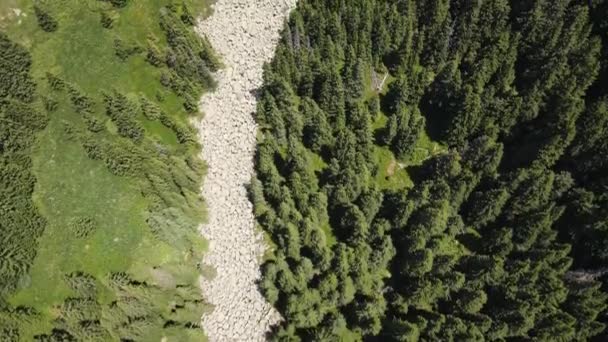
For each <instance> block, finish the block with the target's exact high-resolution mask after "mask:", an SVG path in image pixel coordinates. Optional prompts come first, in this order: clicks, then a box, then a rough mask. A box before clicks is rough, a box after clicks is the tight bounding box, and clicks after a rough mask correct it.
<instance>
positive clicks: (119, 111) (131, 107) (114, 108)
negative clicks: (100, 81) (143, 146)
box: [104, 91, 144, 143]
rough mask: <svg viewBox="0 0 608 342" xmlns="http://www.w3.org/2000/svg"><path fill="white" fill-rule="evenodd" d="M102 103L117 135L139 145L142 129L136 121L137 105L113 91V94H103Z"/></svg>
mask: <svg viewBox="0 0 608 342" xmlns="http://www.w3.org/2000/svg"><path fill="white" fill-rule="evenodd" d="M104 102H105V106H106V114H107V115H108V116H109V117H110V119H112V122H114V124H115V125H116V127H117V128H118V134H120V135H122V136H123V137H125V138H129V139H131V140H133V142H135V143H139V142H141V141H142V139H143V134H144V129H143V128H142V126H141V124H140V123H139V122H138V121H137V114H138V113H139V111H138V108H137V105H135V104H134V103H133V102H131V101H130V100H129V99H128V98H127V97H126V96H124V95H122V94H120V93H118V92H116V91H114V93H113V94H105V95H104Z"/></svg>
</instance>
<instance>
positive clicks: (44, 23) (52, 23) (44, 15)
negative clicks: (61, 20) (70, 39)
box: [34, 5, 59, 32]
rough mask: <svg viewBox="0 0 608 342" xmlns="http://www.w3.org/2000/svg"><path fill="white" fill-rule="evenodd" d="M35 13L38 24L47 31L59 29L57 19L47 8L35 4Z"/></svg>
mask: <svg viewBox="0 0 608 342" xmlns="http://www.w3.org/2000/svg"><path fill="white" fill-rule="evenodd" d="M34 14H35V15H36V19H37V20H38V26H40V28H41V29H43V30H44V31H46V32H55V31H57V27H58V26H59V25H58V24H57V20H55V18H53V17H52V16H51V15H50V14H49V13H48V12H47V11H46V10H44V9H42V8H41V7H40V6H37V5H34Z"/></svg>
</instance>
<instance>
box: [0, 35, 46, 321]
mask: <svg viewBox="0 0 608 342" xmlns="http://www.w3.org/2000/svg"><path fill="white" fill-rule="evenodd" d="M0 45H1V46H2V50H1V51H2V52H0V56H1V58H0V78H1V79H2V80H6V83H5V82H2V86H0V128H1V129H0V169H1V170H2V176H1V177H0V255H1V256H2V257H1V258H0V305H1V304H2V303H3V301H4V296H5V295H7V294H8V293H10V292H12V291H14V290H15V289H16V287H17V285H18V283H19V281H20V279H21V278H22V277H23V276H24V275H26V274H27V273H28V269H29V267H30V265H31V263H32V262H33V259H34V257H35V255H36V240H37V238H38V237H39V236H40V235H41V234H42V232H43V229H44V226H45V220H44V218H43V217H42V216H41V215H40V214H39V213H38V210H37V208H36V206H35V204H34V202H33V201H32V193H33V192H34V186H35V183H36V179H35V178H34V175H33V174H32V172H31V168H32V161H31V159H30V157H29V154H30V149H31V147H32V145H33V144H34V142H35V139H36V133H37V132H39V131H40V130H42V129H43V128H44V127H45V126H46V123H47V118H46V116H45V115H44V114H43V113H41V112H39V111H38V110H37V109H35V108H34V105H33V104H31V103H27V102H31V101H32V99H33V97H34V93H35V90H36V89H35V86H34V83H33V81H32V79H31V78H30V76H29V70H30V64H31V61H30V57H29V55H28V54H27V52H25V50H24V49H23V48H22V47H21V46H19V45H16V44H14V43H12V42H11V41H10V40H8V38H7V37H6V36H4V35H2V34H0ZM4 328H5V325H4V324H3V322H2V321H1V320H0V329H4Z"/></svg>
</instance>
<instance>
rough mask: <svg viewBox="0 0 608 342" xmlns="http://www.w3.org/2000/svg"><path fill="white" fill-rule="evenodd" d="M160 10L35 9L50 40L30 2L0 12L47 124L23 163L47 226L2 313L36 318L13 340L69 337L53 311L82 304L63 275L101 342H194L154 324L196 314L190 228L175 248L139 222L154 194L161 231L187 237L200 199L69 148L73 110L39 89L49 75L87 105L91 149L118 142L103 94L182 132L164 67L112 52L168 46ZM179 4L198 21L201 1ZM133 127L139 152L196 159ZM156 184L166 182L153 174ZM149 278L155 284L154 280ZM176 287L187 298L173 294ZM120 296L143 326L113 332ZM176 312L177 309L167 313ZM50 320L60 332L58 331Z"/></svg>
mask: <svg viewBox="0 0 608 342" xmlns="http://www.w3.org/2000/svg"><path fill="white" fill-rule="evenodd" d="M170 2H172V1H171V0H157V1H132V3H130V4H129V5H128V6H126V7H125V8H120V9H119V8H114V7H112V6H111V5H110V4H109V3H107V2H102V1H98V0H87V1H80V0H60V1H52V2H50V1H47V2H41V6H43V7H44V9H45V10H47V11H48V13H50V14H51V15H52V16H53V17H54V18H55V19H56V20H57V22H58V29H57V31H55V32H52V33H48V32H44V31H42V30H41V29H40V28H39V27H38V24H37V22H36V19H35V15H34V12H33V3H32V1H31V0H27V1H26V0H7V1H2V3H0V28H2V30H3V31H5V32H6V33H7V34H8V35H9V37H10V38H11V39H12V40H14V41H16V42H18V43H20V44H22V45H23V46H25V47H26V48H27V49H28V50H29V52H30V53H31V55H32V59H33V66H32V76H33V78H34V79H35V81H36V83H37V84H38V93H39V94H41V95H42V96H45V97H49V98H53V99H54V100H55V101H57V108H56V109H55V110H54V111H53V112H51V113H49V119H50V121H49V124H48V126H47V127H46V129H45V130H44V131H43V132H42V133H41V134H40V136H39V139H38V145H37V146H36V147H35V148H34V152H33V154H32V159H33V172H34V174H35V176H36V179H37V184H36V189H35V193H34V195H33V197H34V200H35V203H36V205H37V206H38V208H39V210H40V211H41V213H42V214H43V215H44V217H45V218H46V220H47V226H46V229H45V231H44V234H43V235H42V237H41V238H40V239H39V241H38V249H37V255H36V258H35V260H34V264H33V265H32V266H31V268H30V272H29V275H26V276H24V277H23V279H22V281H21V286H20V289H19V290H18V291H17V292H16V293H14V294H13V295H12V296H10V297H9V298H8V300H9V303H10V304H11V305H13V306H27V307H31V308H33V309H35V310H36V311H37V312H38V313H39V317H38V318H37V319H36V320H33V321H32V322H30V323H24V325H23V326H22V327H21V329H20V331H21V336H20V337H21V339H22V340H32V339H33V338H34V336H36V335H40V334H45V333H49V332H50V330H51V329H52V328H57V327H59V328H60V329H63V330H65V331H68V332H70V333H72V331H73V330H74V329H73V328H72V325H71V323H70V321H69V320H67V321H65V322H63V320H65V316H66V311H65V310H62V309H61V307H62V305H64V302H65V301H66V300H68V298H74V297H78V296H81V294H79V293H78V292H77V291H75V290H74V288H73V286H70V285H69V284H68V283H67V282H66V278H65V277H66V275H67V274H71V273H73V272H82V273H84V274H87V275H90V276H92V277H93V278H95V284H96V287H95V288H96V290H95V291H94V293H93V298H94V300H95V302H96V303H95V305H96V306H95V307H96V309H95V310H97V311H99V314H100V315H108V316H109V317H110V318H107V317H106V318H105V319H101V322H102V323H101V325H102V326H103V328H105V329H106V330H108V331H112V333H113V334H122V335H120V336H119V335H112V336H111V337H112V338H119V337H122V336H135V337H137V339H141V340H159V339H161V338H162V337H167V338H169V341H172V340H173V341H184V340H197V341H198V340H201V339H204V336H203V334H202V331H201V330H200V329H198V328H196V327H195V328H186V327H184V326H172V325H170V326H166V324H164V323H163V322H162V320H167V321H169V320H171V321H175V322H180V321H190V322H198V321H199V318H200V313H201V312H202V310H203V309H204V305H203V303H202V302H201V299H200V298H199V295H198V291H197V283H198V277H199V275H200V273H199V271H198V270H197V268H196V266H197V262H198V261H199V258H200V255H201V253H202V252H203V251H204V249H205V243H204V242H203V241H201V240H200V238H199V237H198V236H197V234H196V231H195V230H194V231H193V232H192V231H186V232H183V233H180V234H183V236H182V237H181V239H180V240H179V241H178V242H173V241H169V240H167V239H163V238H159V236H158V234H155V233H154V232H152V231H151V229H150V227H149V224H148V223H147V220H149V219H150V213H149V211H150V210H151V209H150V208H152V207H153V206H154V205H156V204H155V203H156V202H155V200H154V197H153V196H150V194H149V193H150V191H152V192H154V191H156V192H159V193H161V196H160V197H161V199H158V200H160V201H161V202H162V203H170V205H171V206H172V207H175V209H176V211H175V212H179V213H181V214H175V215H173V216H170V218H167V220H169V221H170V222H168V223H167V225H168V226H169V227H172V226H171V224H173V226H174V227H185V226H188V227H195V226H196V223H197V222H200V221H201V220H202V219H203V217H202V214H203V207H202V206H199V204H200V200H199V199H197V198H196V197H197V196H196V194H195V193H194V192H193V191H192V192H188V191H186V192H185V193H186V194H185V195H183V196H184V197H180V196H182V195H175V194H173V192H172V191H175V190H171V189H170V188H167V189H166V191H165V190H163V188H162V185H163V184H164V183H153V184H152V183H151V184H148V180H146V179H145V178H142V177H146V174H147V175H148V176H147V177H150V175H154V172H156V171H149V170H148V171H147V172H146V174H141V176H139V175H137V176H118V175H116V174H115V173H113V172H111V170H109V169H108V166H107V165H106V164H105V163H104V162H103V161H102V160H93V159H91V158H90V157H89V156H88V155H87V152H86V151H85V149H84V148H83V146H82V142H81V141H80V140H79V138H78V137H76V138H75V137H74V132H87V124H86V122H85V121H84V120H83V116H82V114H80V113H77V112H76V111H75V109H74V106H73V105H72V104H71V103H70V101H69V99H68V97H67V96H66V95H65V94H60V93H57V92H53V91H52V90H51V89H50V87H49V85H48V82H47V80H46V74H47V73H48V72H51V73H53V74H54V75H57V76H58V77H60V78H61V79H62V80H64V81H65V82H66V83H67V84H70V85H72V86H73V87H75V88H76V89H78V90H79V91H80V92H81V93H82V94H86V96H87V97H89V98H90V99H91V100H92V101H93V103H94V105H93V107H92V108H93V109H92V111H93V113H92V116H93V117H95V118H96V119H97V120H100V121H101V122H102V123H103V124H104V125H103V127H105V129H104V130H103V131H102V132H100V133H95V135H94V136H95V137H96V138H95V140H97V141H103V142H107V143H113V142H116V143H121V144H126V143H128V141H127V140H126V139H125V138H123V137H121V136H119V135H118V134H117V129H116V127H115V125H114V124H113V123H112V122H111V121H110V120H109V119H108V117H107V116H106V115H105V113H104V105H103V96H102V93H109V92H112V91H114V90H116V91H117V92H119V93H121V94H125V95H126V96H127V97H128V98H129V99H130V100H132V101H134V103H136V102H135V101H137V100H138V99H139V98H141V97H142V96H145V97H146V98H148V99H149V100H151V101H153V102H154V103H155V104H156V105H157V106H158V107H159V108H160V110H161V111H162V112H163V113H165V114H166V115H167V116H168V117H170V118H171V119H172V120H174V121H175V122H177V123H179V124H182V125H187V124H188V121H189V119H190V118H191V117H190V116H189V115H188V114H187V113H186V111H185V110H184V108H183V106H182V102H183V99H182V98H181V97H180V96H178V95H177V94H176V93H175V92H173V91H171V90H169V89H168V88H165V87H163V86H162V85H161V84H160V82H159V80H160V78H161V73H162V72H163V70H165V69H166V67H164V68H163V67H161V68H158V67H154V66H152V65H150V64H149V63H148V62H147V61H146V59H145V56H146V54H145V52H143V53H138V54H136V55H134V56H132V57H129V58H127V59H126V60H121V59H120V58H119V57H118V56H117V54H116V44H117V43H116V42H117V41H118V40H120V41H121V42H123V43H124V44H126V45H129V46H140V47H142V48H143V49H145V48H146V47H147V46H149V45H154V46H156V47H158V48H159V49H160V50H164V49H166V48H167V40H166V38H165V34H164V32H163V31H162V30H161V28H160V26H159V16H160V13H161V11H164V10H165V9H164V6H166V5H168V4H169V3H170ZM179 3H182V1H179ZM184 3H185V4H187V5H189V8H190V10H191V11H192V13H195V14H201V15H206V14H208V11H209V9H208V7H206V2H204V1H185V2H184ZM17 13H18V14H19V15H17ZM102 14H105V15H107V16H109V17H111V18H112V19H113V24H112V28H111V29H108V28H104V27H103V26H102V24H101V18H102ZM136 120H137V121H138V122H140V124H141V125H142V127H143V129H144V136H145V144H144V145H142V146H155V147H156V148H157V150H158V151H159V153H163V154H166V155H170V156H173V157H175V158H178V159H180V160H186V159H187V158H191V157H195V156H196V155H197V152H198V149H197V147H196V144H194V145H192V144H190V145H185V144H183V143H180V141H179V139H178V134H177V133H178V132H177V131H176V130H175V129H172V128H170V127H167V125H165V124H161V123H160V122H159V121H153V120H148V119H145V118H144V117H143V115H138V116H137V117H136ZM68 126H69V127H70V128H69V129H68V128H67V127H68ZM146 148H147V147H146ZM144 150H145V153H149V150H147V149H144ZM150 158H152V159H150V160H153V159H154V158H155V157H154V156H150ZM163 158H164V157H163ZM178 164H179V163H178ZM146 165H149V164H146ZM184 165H185V164H184ZM167 170H168V171H167V172H170V174H169V177H172V178H173V179H174V180H173V182H175V184H173V185H172V186H174V187H175V186H177V187H178V188H179V186H182V185H183V184H190V183H191V182H194V183H196V182H200V177H202V176H201V174H200V172H201V171H200V170H199V169H197V170H196V171H194V170H189V169H187V168H186V169H184V170H182V169H179V168H178V167H173V166H170V167H169V168H168V169H167ZM159 172H160V171H159ZM171 175H172V176H171ZM162 176H165V175H164V174H159V177H162ZM197 177H198V179H197ZM193 178H194V179H193ZM176 184H177V185H176ZM151 186H152V187H153V189H150V187H151ZM188 187H191V188H193V189H194V188H196V186H193V185H188ZM178 193H179V191H178ZM165 196H166V197H165ZM197 206H198V210H197ZM177 209H179V211H177ZM180 215H181V216H180ZM180 229H185V228H180ZM188 229H190V228H188ZM176 241H177V240H176ZM184 241H185V242H184ZM184 243H185V244H184ZM180 247H184V248H180ZM116 272H124V273H125V274H128V276H129V277H130V279H133V280H136V281H135V282H134V283H133V284H136V283H141V282H143V285H137V286H136V285H133V284H130V285H129V284H127V285H116V284H115V282H114V281H113V280H111V279H110V278H109V275H110V274H112V273H116ZM159 272H160V273H159ZM159 274H163V277H161V278H159ZM121 284H122V283H121ZM167 284H168V285H167ZM176 285H180V286H181V287H176ZM184 289H189V290H188V291H187V293H184V292H183V291H185V290H184ZM127 292H128V293H130V295H129V296H130V297H132V298H135V299H133V300H135V301H139V302H140V303H139V304H138V305H142V306H144V307H145V308H146V310H147V312H150V313H153V315H152V316H150V317H152V318H150V319H149V322H146V325H145V327H141V328H140V327H130V329H131V328H132V329H131V330H132V331H131V330H129V331H124V332H121V331H120V329H117V328H116V327H115V326H112V325H113V324H119V323H120V321H121V319H123V318H124V317H120V315H119V314H118V313H112V310H113V309H112V308H111V307H110V304H112V303H116V302H118V303H121V300H123V298H125V297H124V296H125V293H127ZM87 298H88V297H87ZM180 303H181V304H180ZM144 304H145V305H144ZM175 305H178V309H175V308H174V309H171V307H173V306H175ZM119 306H120V305H119ZM111 313H112V314H111ZM125 317H126V316H125ZM129 317H130V316H129ZM155 317H156V318H155ZM57 319H60V320H61V321H62V322H63V323H61V324H59V326H58V325H57V324H58V323H57ZM125 319H126V318H125ZM155 320H157V321H158V322H157V321H155ZM81 337H82V338H83V339H86V337H84V336H81ZM108 338H110V337H108Z"/></svg>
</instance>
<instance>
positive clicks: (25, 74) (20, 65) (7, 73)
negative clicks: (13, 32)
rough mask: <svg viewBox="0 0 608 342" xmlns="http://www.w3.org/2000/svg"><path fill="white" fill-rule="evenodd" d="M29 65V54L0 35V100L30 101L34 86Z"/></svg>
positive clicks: (30, 61) (30, 62)
mask: <svg viewBox="0 0 608 342" xmlns="http://www.w3.org/2000/svg"><path fill="white" fill-rule="evenodd" d="M31 64H32V60H31V57H30V55H29V53H28V52H27V51H26V50H25V49H24V48H23V47H21V46H19V45H17V44H15V43H13V42H12V41H10V40H9V39H8V37H7V36H5V35H4V34H3V33H0V70H1V71H2V73H0V99H4V98H7V97H11V98H15V99H18V100H21V101H23V102H31V101H32V98H33V93H34V90H35V89H34V88H35V84H34V82H33V81H32V79H31V77H30V75H29V71H30V66H31Z"/></svg>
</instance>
